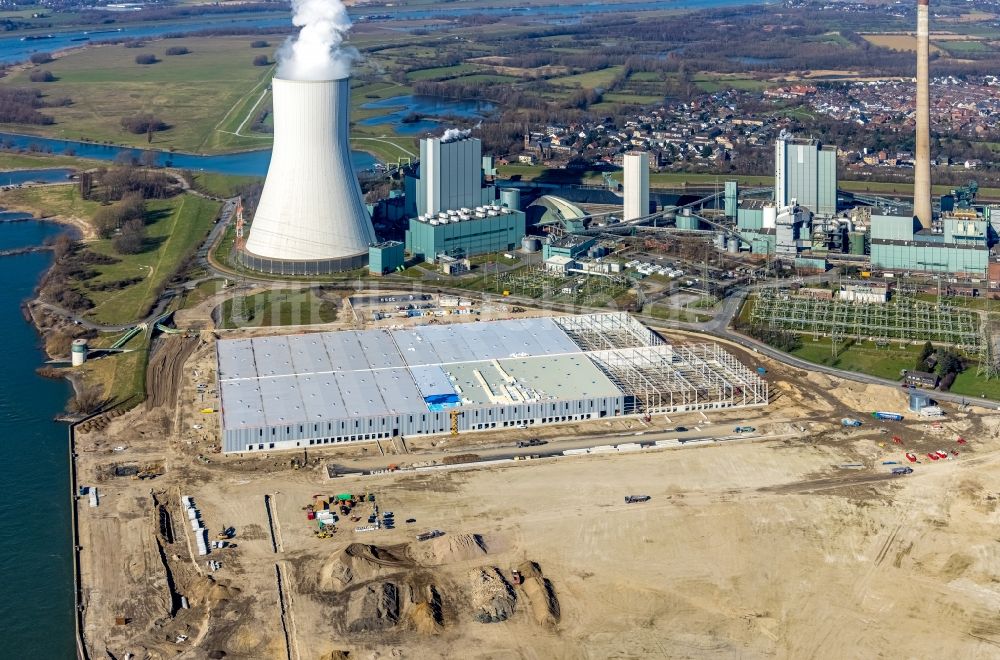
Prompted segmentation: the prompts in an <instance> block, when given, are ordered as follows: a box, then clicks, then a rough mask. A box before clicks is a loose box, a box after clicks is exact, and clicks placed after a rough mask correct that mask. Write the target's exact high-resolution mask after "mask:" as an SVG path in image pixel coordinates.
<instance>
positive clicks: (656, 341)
mask: <svg viewBox="0 0 1000 660" xmlns="http://www.w3.org/2000/svg"><path fill="white" fill-rule="evenodd" d="M553 320H555V322H556V324H557V325H558V326H559V327H560V328H561V329H562V331H563V332H565V333H566V334H567V335H569V337H570V339H572V340H573V341H574V342H575V343H576V344H577V345H578V346H579V347H580V348H582V349H583V350H585V351H602V350H607V349H613V348H635V347H639V346H659V345H661V344H663V343H664V342H663V340H662V339H661V338H660V336H659V335H657V334H656V333H655V332H653V331H652V330H650V329H649V328H647V327H646V326H644V325H643V324H642V323H639V322H638V321H636V320H635V319H634V318H632V316H630V315H629V314H626V313H625V312H610V313H606V314H586V315H580V316H557V317H555V318H554V319H553Z"/></svg>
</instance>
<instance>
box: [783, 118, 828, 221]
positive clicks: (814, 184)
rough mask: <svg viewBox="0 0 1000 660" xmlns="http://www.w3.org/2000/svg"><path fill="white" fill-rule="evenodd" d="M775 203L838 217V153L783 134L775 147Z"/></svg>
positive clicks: (821, 145) (816, 141)
mask: <svg viewBox="0 0 1000 660" xmlns="http://www.w3.org/2000/svg"><path fill="white" fill-rule="evenodd" d="M774 200H775V203H777V205H778V206H779V207H783V206H789V205H791V204H794V203H797V204H799V205H800V206H804V207H805V208H807V209H809V210H810V211H812V212H813V213H815V214H816V215H834V214H836V213H837V149H836V147H832V146H827V145H823V144H822V143H820V142H819V141H818V140H804V139H798V138H793V137H791V136H790V135H786V134H783V135H781V136H779V137H778V140H777V141H776V142H775V143H774Z"/></svg>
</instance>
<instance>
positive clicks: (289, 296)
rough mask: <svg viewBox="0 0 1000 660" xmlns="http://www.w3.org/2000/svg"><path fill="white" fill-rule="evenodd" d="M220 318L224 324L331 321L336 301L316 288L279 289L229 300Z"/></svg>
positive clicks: (278, 323) (254, 324)
mask: <svg viewBox="0 0 1000 660" xmlns="http://www.w3.org/2000/svg"><path fill="white" fill-rule="evenodd" d="M221 319H222V323H221V327H223V328H243V327H248V326H250V327H256V326H274V325H311V324H314V323H330V322H332V321H335V320H336V319H337V305H336V303H334V302H332V301H330V300H327V299H325V298H323V297H321V296H320V295H317V292H316V291H315V290H313V289H298V290H289V289H276V290H272V291H264V292H262V293H257V294H254V295H251V296H244V297H242V298H235V299H234V298H230V299H229V300H226V301H225V302H224V303H223V304H222V317H221Z"/></svg>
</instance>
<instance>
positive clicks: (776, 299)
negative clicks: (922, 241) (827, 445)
mask: <svg viewBox="0 0 1000 660" xmlns="http://www.w3.org/2000/svg"><path fill="white" fill-rule="evenodd" d="M750 322H751V323H752V324H753V325H759V326H763V327H767V328H772V329H776V330H788V331H791V332H796V333H800V334H811V335H812V336H813V338H814V339H819V338H820V337H832V338H833V339H834V340H835V341H840V340H843V339H847V338H853V339H857V340H859V341H861V340H870V341H874V342H876V343H884V344H888V343H891V342H894V341H895V342H899V343H900V344H908V343H911V342H914V341H921V342H923V341H934V342H939V343H943V344H948V345H951V346H955V347H957V348H961V349H964V350H967V351H977V350H979V348H980V347H981V343H982V341H983V330H982V319H981V317H980V315H979V314H978V313H976V312H974V311H971V310H967V309H961V308H957V307H954V308H949V307H948V306H946V305H942V304H941V303H931V302H925V301H922V300H916V299H914V298H912V297H910V296H907V295H905V294H900V295H896V296H895V297H894V298H893V299H892V300H890V301H889V302H885V303H877V302H859V301H848V300H838V299H834V300H817V299H814V298H809V297H804V296H794V295H790V294H789V293H787V292H782V291H779V290H778V289H776V288H772V287H769V288H766V289H762V290H761V291H760V293H759V294H758V296H757V297H756V298H755V299H754V306H753V311H752V313H751V315H750Z"/></svg>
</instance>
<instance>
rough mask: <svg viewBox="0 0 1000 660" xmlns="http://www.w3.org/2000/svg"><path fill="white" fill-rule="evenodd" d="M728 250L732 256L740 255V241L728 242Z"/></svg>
mask: <svg viewBox="0 0 1000 660" xmlns="http://www.w3.org/2000/svg"><path fill="white" fill-rule="evenodd" d="M726 249H727V250H728V251H729V253H730V254H739V251H740V239H738V238H730V239H729V240H728V241H726Z"/></svg>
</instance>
